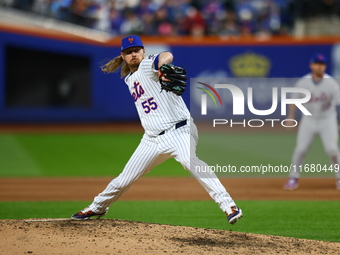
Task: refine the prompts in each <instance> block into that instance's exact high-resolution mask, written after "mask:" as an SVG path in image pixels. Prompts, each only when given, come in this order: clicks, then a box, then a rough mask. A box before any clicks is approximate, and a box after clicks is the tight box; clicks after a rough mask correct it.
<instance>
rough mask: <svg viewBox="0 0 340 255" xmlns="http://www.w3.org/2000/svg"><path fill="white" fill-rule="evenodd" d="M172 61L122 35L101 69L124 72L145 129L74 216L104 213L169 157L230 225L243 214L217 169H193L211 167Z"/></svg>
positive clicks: (179, 73)
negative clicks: (201, 154)
mask: <svg viewBox="0 0 340 255" xmlns="http://www.w3.org/2000/svg"><path fill="white" fill-rule="evenodd" d="M172 61H173V55H172V54H171V53H170V52H161V53H160V54H156V55H151V56H146V55H145V49H144V46H143V43H142V41H141V39H140V38H139V37H138V36H136V35H130V36H127V37H125V38H123V39H122V44H121V53H120V55H119V56H117V57H116V58H114V59H112V60H111V61H110V62H108V63H107V64H105V65H104V66H103V67H102V70H103V71H104V72H106V73H111V72H114V71H116V70H118V69H119V68H121V76H122V77H125V83H126V85H127V86H128V89H129V91H130V94H131V96H132V99H133V101H134V104H135V106H136V109H137V112H138V115H139V118H140V120H141V124H142V126H143V128H144V130H145V133H144V135H143V138H142V140H141V142H140V144H139V146H138V147H137V149H136V150H135V152H134V153H133V155H132V156H131V158H130V159H129V161H128V162H127V164H126V165H125V167H124V169H123V171H122V173H121V174H120V175H119V176H118V177H116V178H115V179H113V180H112V181H111V182H110V183H109V184H108V186H107V187H106V189H105V190H104V191H103V192H101V193H100V194H98V195H97V196H96V197H95V198H94V201H93V202H92V204H91V205H90V206H89V207H87V208H85V209H83V210H82V211H80V212H78V213H76V214H73V215H72V218H73V219H77V220H87V219H89V218H91V217H98V218H100V217H102V216H104V215H105V214H106V213H107V211H108V209H109V206H110V205H111V204H112V203H114V202H115V201H116V200H117V199H118V198H119V197H120V196H121V195H122V194H123V193H124V192H125V191H127V190H128V188H129V187H130V186H131V185H132V184H133V183H134V182H135V181H136V180H137V179H138V178H140V177H141V176H143V175H144V174H146V173H148V172H150V171H151V170H152V169H153V168H154V167H155V166H157V165H158V164H161V163H162V162H164V161H165V160H167V159H169V158H171V157H173V158H175V159H176V160H177V161H178V162H179V163H181V164H182V166H183V167H184V168H185V169H186V170H188V171H189V172H190V173H191V174H192V175H193V176H194V177H195V178H196V179H197V180H198V182H199V183H200V184H201V185H202V186H203V187H204V188H205V189H206V191H207V192H208V193H209V195H210V196H211V197H212V199H213V200H214V201H215V202H216V203H217V204H218V205H219V207H220V208H221V210H222V211H223V212H224V213H226V215H227V218H228V222H229V223H230V224H235V223H236V221H237V220H238V219H240V218H241V217H242V210H241V209H239V208H238V207H237V206H236V204H235V202H234V201H233V199H232V198H231V196H230V195H229V194H228V192H227V191H226V189H225V188H224V187H223V185H222V184H221V182H220V181H219V179H218V178H217V176H216V175H215V173H213V172H204V173H198V172H196V171H195V169H197V168H196V167H197V166H199V167H202V169H207V168H208V167H207V165H206V163H205V162H203V161H201V160H200V159H198V158H197V157H196V152H195V151H196V144H197V140H198V135H197V129H196V126H195V124H194V123H193V121H192V118H191V117H190V113H189V110H188V109H187V107H186V105H185V103H184V100H183V99H182V97H181V95H182V94H183V93H184V92H185V89H186V80H187V76H186V71H185V69H184V68H181V67H178V66H174V65H172V64H170V63H171V62H172Z"/></svg>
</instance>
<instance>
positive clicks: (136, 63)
mask: <svg viewBox="0 0 340 255" xmlns="http://www.w3.org/2000/svg"><path fill="white" fill-rule="evenodd" d="M139 64H140V61H139V60H138V59H133V60H131V61H130V63H129V64H128V66H129V67H132V68H136V67H139Z"/></svg>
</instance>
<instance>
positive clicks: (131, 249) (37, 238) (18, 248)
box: [0, 177, 340, 255]
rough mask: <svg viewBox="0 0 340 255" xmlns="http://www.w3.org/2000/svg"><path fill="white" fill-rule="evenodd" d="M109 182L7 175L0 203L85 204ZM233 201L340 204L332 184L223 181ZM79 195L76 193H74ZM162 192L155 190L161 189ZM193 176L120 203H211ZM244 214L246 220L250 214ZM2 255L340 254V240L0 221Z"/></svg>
mask: <svg viewBox="0 0 340 255" xmlns="http://www.w3.org/2000/svg"><path fill="white" fill-rule="evenodd" d="M110 180H111V178H66V179H65V178H3V179H1V180H0V201H53V200H54V201H57V200H59V201H60V200H65V201H66V200H87V201H91V200H92V199H93V196H95V195H96V194H97V193H98V192H100V191H101V190H102V189H103V188H105V186H106V185H107V184H108V182H109V181H110ZM221 181H222V183H223V184H224V185H225V186H226V188H227V190H228V191H229V192H230V193H231V194H232V196H233V198H234V199H235V200H238V199H275V200H279V199H284V200H339V197H340V192H339V191H336V190H335V181H334V179H313V178H310V179H301V182H300V188H299V189H298V190H296V191H294V192H287V191H284V190H282V185H283V183H284V180H283V179H268V178H264V179H243V178H242V179H236V178H234V179H233V178H232V179H221ZM74 191H77V192H74ZM155 191H156V192H155ZM208 199H210V197H209V196H208V195H207V194H206V192H205V190H204V189H203V188H202V187H201V186H200V185H199V184H198V182H197V181H196V180H195V179H192V178H146V177H145V178H142V179H140V180H138V181H137V182H136V183H135V184H134V185H133V186H132V187H131V189H130V190H129V191H128V192H127V193H125V194H124V195H123V196H122V198H121V200H208ZM245 217H246V216H245ZM0 240H1V242H0V254H70V255H71V254H72V255H73V254H128V255H130V254H178V253H180V254H214V255H215V254H339V250H340V243H334V242H322V241H313V240H301V239H297V238H289V237H278V236H268V235H258V234H248V233H247V234H245V233H239V232H233V231H226V230H213V229H201V228H192V227H183V226H170V225H159V224H151V223H142V222H131V221H123V220H115V219H100V220H96V219H93V220H88V221H73V220H70V219H26V220H0Z"/></svg>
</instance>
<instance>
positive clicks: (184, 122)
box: [158, 120, 187, 135]
mask: <svg viewBox="0 0 340 255" xmlns="http://www.w3.org/2000/svg"><path fill="white" fill-rule="evenodd" d="M186 124H187V120H182V121H181V122H178V123H176V125H175V129H177V128H180V127H183V126H185V125H186ZM164 134H165V131H162V132H160V133H159V134H158V135H164Z"/></svg>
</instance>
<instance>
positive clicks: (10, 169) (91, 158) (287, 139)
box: [0, 134, 334, 177]
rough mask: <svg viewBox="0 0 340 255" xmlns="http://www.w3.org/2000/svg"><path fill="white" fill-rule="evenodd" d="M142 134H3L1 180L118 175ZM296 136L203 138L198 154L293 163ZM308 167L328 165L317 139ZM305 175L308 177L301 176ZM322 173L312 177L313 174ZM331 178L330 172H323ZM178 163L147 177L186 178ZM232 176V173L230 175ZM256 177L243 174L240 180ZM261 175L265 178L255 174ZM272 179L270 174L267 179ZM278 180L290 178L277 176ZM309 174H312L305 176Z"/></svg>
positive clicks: (233, 161) (246, 162) (238, 162)
mask: <svg viewBox="0 0 340 255" xmlns="http://www.w3.org/2000/svg"><path fill="white" fill-rule="evenodd" d="M141 136H142V135H140V134H57V135H53V134H43V135H29V134H15V135H13V134H6V135H4V134H2V135H0V144H1V147H0V162H1V163H0V164H1V165H0V177H35V176H36V177H41V176H49V177H52V176H116V175H118V174H119V173H120V172H121V171H122V169H123V167H124V165H125V164H126V162H127V161H128V159H129V158H130V156H131V154H132V153H133V152H134V150H135V148H136V147H137V145H138V143H139V141H140V139H141ZM294 146H295V134H256V135H254V134H223V135H222V136H221V135H220V134H203V135H201V136H200V140H199V144H198V147H197V155H198V156H199V157H200V158H201V159H203V160H204V161H206V162H207V163H208V165H215V164H219V165H228V164H230V165H232V166H235V167H236V168H239V167H240V166H252V165H254V166H259V165H261V164H271V165H272V166H280V165H285V166H288V165H290V159H291V156H292V152H293V149H294ZM306 163H319V164H321V165H328V166H329V160H328V157H327V155H326V154H325V152H324V151H323V147H322V144H321V141H320V139H319V138H316V139H315V142H314V143H313V145H312V146H311V149H310V151H309V153H308V155H307V157H306ZM303 174H305V173H303ZM318 174H319V175H320V173H313V176H315V175H318ZM321 174H322V175H323V176H325V177H333V176H334V174H333V173H332V172H326V173H325V172H321ZM188 175H189V174H188V173H187V172H186V171H184V170H183V168H182V167H181V166H180V165H179V163H177V162H176V161H175V160H174V159H170V160H168V161H166V162H165V163H164V164H162V165H159V166H157V167H156V168H155V169H154V170H153V171H152V172H151V173H150V174H149V176H188ZM231 175H232V174H231ZM249 176H250V177H252V176H253V175H251V174H243V175H242V177H249ZM257 176H259V177H262V176H261V175H257ZM266 176H269V175H266ZM274 176H277V177H286V176H287V174H286V173H283V174H280V173H274ZM305 176H308V174H306V175H305Z"/></svg>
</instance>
